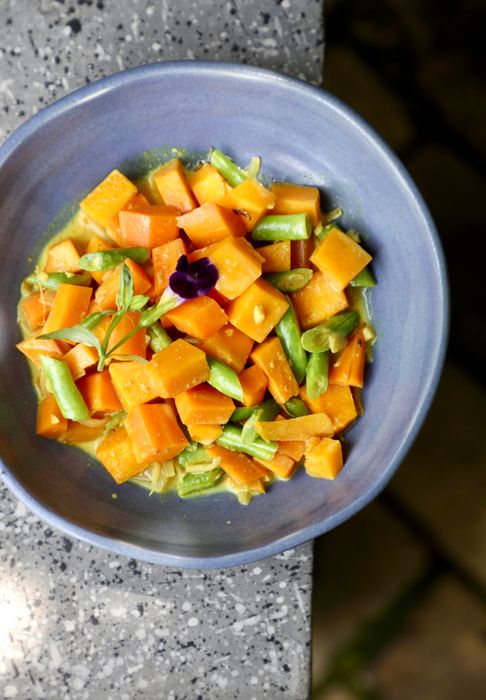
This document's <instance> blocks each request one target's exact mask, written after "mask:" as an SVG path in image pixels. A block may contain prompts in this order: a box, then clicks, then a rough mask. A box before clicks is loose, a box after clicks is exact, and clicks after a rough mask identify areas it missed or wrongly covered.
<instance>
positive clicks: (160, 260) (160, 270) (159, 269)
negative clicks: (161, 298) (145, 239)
mask: <svg viewBox="0 0 486 700" xmlns="http://www.w3.org/2000/svg"><path fill="white" fill-rule="evenodd" d="M181 255H186V246H185V245H184V241H183V240H182V238H176V239H175V240H173V241H170V242H169V243H164V244H163V245H159V246H157V247H155V248H153V249H152V262H153V265H154V293H155V294H156V295H160V294H162V292H163V291H164V289H165V288H166V287H167V285H168V284H169V277H170V276H171V274H172V273H173V272H175V269H176V265H177V261H178V260H179V258H180V257H181Z"/></svg>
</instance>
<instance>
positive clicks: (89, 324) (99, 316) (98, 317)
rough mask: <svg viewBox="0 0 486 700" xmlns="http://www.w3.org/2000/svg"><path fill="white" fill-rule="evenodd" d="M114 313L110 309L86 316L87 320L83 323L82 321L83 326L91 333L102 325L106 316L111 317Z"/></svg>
mask: <svg viewBox="0 0 486 700" xmlns="http://www.w3.org/2000/svg"><path fill="white" fill-rule="evenodd" d="M114 313H115V311H112V310H111V309H109V310H108V311H95V312H94V313H93V314H90V315H89V316H86V318H85V319H84V320H83V321H81V325H82V326H83V328H87V329H88V330H89V331H93V330H94V329H95V328H97V327H98V326H99V325H100V323H101V321H102V320H103V319H104V318H105V317H106V316H111V315H112V314H114Z"/></svg>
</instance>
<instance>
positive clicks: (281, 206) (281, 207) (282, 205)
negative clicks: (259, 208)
mask: <svg viewBox="0 0 486 700" xmlns="http://www.w3.org/2000/svg"><path fill="white" fill-rule="evenodd" d="M272 192H273V194H274V195H275V207H274V209H273V212H272V213H273V214H308V215H309V216H310V218H311V219H312V223H313V224H314V226H317V224H318V223H319V221H320V220H321V197H320V194H319V190H318V189H317V187H307V186H304V185H294V184H292V183H290V182H275V183H274V184H273V185H272Z"/></svg>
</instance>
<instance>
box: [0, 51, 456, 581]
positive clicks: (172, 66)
mask: <svg viewBox="0 0 486 700" xmlns="http://www.w3.org/2000/svg"><path fill="white" fill-rule="evenodd" d="M187 71H198V72H199V73H203V74H208V75H212V76H218V75H219V76H223V75H226V76H231V77H235V76H242V77H244V78H245V79H248V78H253V79H254V80H256V81H258V80H262V79H263V80H265V81H266V82H268V81H273V82H279V83H283V84H285V85H286V87H288V88H290V89H291V90H292V91H294V92H295V93H300V94H302V95H303V96H305V97H306V98H307V99H308V98H309V97H311V98H312V99H313V100H316V101H317V102H320V103H322V104H325V105H327V106H328V107H331V108H332V109H333V110H334V111H335V112H336V113H338V114H339V116H340V117H341V118H342V119H343V120H345V121H347V122H348V123H350V124H351V125H352V126H353V128H354V129H357V130H359V131H360V133H361V136H362V137H364V138H365V139H366V140H367V141H368V142H369V143H370V144H371V145H372V147H373V148H374V149H375V150H377V151H378V152H379V153H380V155H381V156H382V158H383V160H385V161H388V164H389V165H390V167H391V168H392V169H393V170H395V172H396V174H397V175H398V176H399V178H400V179H401V181H402V183H403V186H404V189H405V190H408V193H409V195H410V198H411V200H412V201H413V202H414V205H415V207H416V210H417V215H418V216H419V217H420V218H421V219H422V220H423V222H424V228H426V229H427V231H428V234H429V236H430V238H431V240H432V242H433V247H434V252H435V262H436V265H437V269H438V270H439V273H440V289H439V290H438V295H439V297H440V302H441V303H440V306H439V307H438V308H436V309H435V310H434V311H435V314H436V320H437V325H438V327H439V328H440V334H441V341H440V343H439V344H438V346H437V347H436V348H435V356H434V357H433V358H432V360H431V365H432V366H433V368H434V371H433V372H432V373H431V375H430V377H429V380H428V382H427V384H425V385H424V386H423V388H422V395H421V401H420V402H419V407H418V410H417V411H416V413H415V415H414V416H413V417H412V418H411V420H410V424H409V428H408V430H407V431H406V433H405V434H404V435H403V439H402V441H401V443H400V446H399V448H398V449H397V451H396V453H395V456H394V458H393V459H392V460H391V461H390V463H389V464H388V467H387V469H386V470H385V471H384V472H383V474H382V475H381V478H380V479H379V480H378V481H377V482H376V483H375V484H373V486H372V487H371V488H369V489H368V490H367V491H365V492H363V493H362V494H361V496H360V497H359V498H358V499H356V500H355V501H353V503H351V504H349V506H347V507H346V508H344V509H343V510H341V511H340V512H339V513H338V514H336V515H334V516H329V517H328V518H326V519H324V520H322V521H321V522H319V523H316V524H315V525H309V526H307V527H305V528H303V529H302V530H301V531H299V532H298V533H295V534H292V535H289V536H286V537H283V538H280V539H278V540H275V541H274V542H272V543H271V544H268V545H265V546H262V547H256V548H253V549H249V550H246V551H243V552H238V553H235V554H228V555H224V556H217V557H206V558H204V557H185V556H176V555H171V554H163V553H160V552H157V551H155V550H150V549H146V548H141V547H137V546H135V545H130V544H126V543H124V542H120V541H117V540H115V539H111V538H110V537H104V536H101V535H97V534H95V533H92V532H88V531H86V530H85V529H84V528H81V527H78V526H77V525H74V524H73V523H71V522H69V521H68V520H66V519H65V518H62V517H60V516H59V515H57V514H56V513H55V512H54V511H52V510H51V509H49V508H47V507H45V506H43V505H42V504H40V503H39V502H38V501H37V500H36V499H35V498H33V497H32V496H31V494H30V493H29V492H28V490H27V489H25V488H24V487H23V486H22V485H21V484H20V483H19V482H18V481H17V480H16V478H15V476H14V475H13V473H12V472H11V471H10V470H9V468H8V467H7V465H5V464H4V463H3V462H0V464H1V465H3V470H1V471H0V475H1V476H2V479H3V481H4V482H5V484H6V485H7V486H8V487H9V489H10V490H11V491H12V492H13V493H14V495H15V496H16V497H17V498H18V499H19V500H21V501H23V502H24V503H25V504H26V505H27V507H28V508H29V509H30V510H31V511H32V512H33V513H34V514H35V515H37V516H38V517H39V518H41V519H42V520H44V521H46V522H47V523H49V524H50V525H52V526H53V527H55V528H57V529H58V530H61V531H62V532H64V533H65V534H66V535H69V536H71V537H74V538H76V539H79V540H81V541H82V542H85V543H87V544H90V545H96V546H97V547H101V548H102V549H106V550H109V551H110V552H113V553H115V554H119V555H123V556H127V557H132V558H135V559H140V560H142V561H147V562H151V563H154V564H161V565H164V566H171V567H177V568H188V569H212V568H213V569H214V568H224V567H231V566H239V565H242V564H247V563H249V562H252V561H257V560H258V559H264V558H266V557H270V556H272V555H275V554H279V553H281V552H283V551H285V550H286V549H290V548H293V547H296V546H298V545H301V544H303V543H304V542H307V541H308V540H311V539H314V538H315V537H318V536H319V535H322V534H324V533H325V532H327V531H328V530H331V529H332V528H334V527H336V526H337V525H340V524H341V523H343V522H344V521H345V520H347V519H348V518H350V517H351V516H353V515H355V514H356V513H357V512H358V511H359V510H361V509H362V508H363V507H364V506H366V505H367V504H368V503H370V502H371V501H372V500H373V499H374V498H375V497H376V496H377V495H378V494H379V493H380V492H381V491H382V490H383V489H384V487H385V486H386V485H387V483H388V482H389V480H390V479H391V477H392V476H393V474H394V472H395V471H396V469H397V468H398V466H399V465H400V463H401V462H402V460H403V459H404V457H405V455H406V453H407V452H408V450H409V449H410V447H411V446H412V443H413V441H414V440H415V437H416V435H417V433H418V431H419V429H420V427H421V425H422V423H423V420H424V418H425V416H426V414H427V412H428V410H429V408H430V405H431V403H432V399H433V397H434V394H435V391H436V389H437V385H438V383H439V379H440V376H441V373H442V367H443V363H444V359H445V353H446V348H447V341H448V334H449V291H448V289H449V288H448V281H447V271H446V265H445V261H444V255H443V252H442V248H441V243H440V239H439V236H438V233H437V230H436V228H435V225H434V223H433V221H432V218H431V216H430V213H429V211H428V209H427V206H426V204H425V202H424V200H423V198H422V196H421V195H420V193H419V191H418V189H417V187H416V186H415V184H414V182H413V181H412V179H411V177H410V175H409V174H408V173H407V171H406V169H405V167H404V166H403V164H402V163H401V161H400V160H399V159H398V157H397V156H396V155H395V154H394V153H393V152H392V151H391V150H390V148H389V147H388V146H386V145H385V144H384V142H383V141H382V140H381V137H380V136H378V134H377V133H376V132H375V131H374V130H373V129H372V128H371V127H370V126H369V125H368V124H367V123H366V122H365V121H364V120H363V119H362V118H361V117H360V116H359V115H358V114H356V113H355V112H354V111H353V110H352V109H350V108H349V107H347V106H346V105H344V104H343V103H342V102H341V101H340V100H338V99H337V98H336V97H334V96H332V95H330V94H329V93H328V92H326V91H325V90H323V89H321V88H319V87H315V86H313V85H310V84H308V83H306V82H304V81H302V80H299V79H298V78H291V77H289V76H286V75H283V74H279V73H275V72H273V71H270V70H267V69H264V68H254V67H251V66H246V65H240V64H231V63H211V62H207V61H168V62H163V63H154V64H149V65H144V66H140V67H137V68H130V69H128V70H126V71H123V72H121V73H115V74H114V75H111V76H109V77H107V78H102V79H101V80H98V81H96V82H94V83H91V84H90V85H87V86H85V87H82V88H80V89H78V90H76V91H75V92H73V93H71V94H69V95H67V96H66V97H63V98H61V99H59V100H58V101H56V102H55V103H53V104H51V105H49V106H48V107H45V108H44V109H43V110H41V111H40V112H38V113H37V114H35V115H34V116H33V117H31V118H30V119H28V120H27V121H26V122H25V123H24V124H22V125H21V126H20V127H19V128H18V129H17V130H16V131H15V132H14V133H13V134H11V135H10V136H9V137H8V138H7V139H6V141H5V142H4V143H3V144H2V145H1V146H0V168H1V167H2V166H3V164H4V163H5V162H6V161H7V160H8V159H9V158H10V157H11V156H12V155H13V154H14V153H15V150H16V149H17V147H18V146H20V144H22V143H23V141H24V140H25V139H26V138H28V137H29V136H31V135H32V134H34V133H35V132H36V130H37V129H38V128H39V127H42V126H43V125H45V124H46V123H47V122H49V121H50V119H51V118H52V117H56V116H59V115H61V114H63V113H65V112H67V111H69V110H70V109H71V108H74V107H76V105H78V104H79V103H80V102H86V101H89V100H93V99H96V98H97V97H98V96H100V95H102V94H103V93H104V92H106V91H109V90H111V89H113V88H117V87H119V86H121V85H126V84H127V83H128V84H129V83H132V82H137V81H139V80H140V79H144V78H153V77H155V76H157V75H159V74H160V73H162V72H163V73H164V74H165V73H171V74H173V75H177V74H185V73H187Z"/></svg>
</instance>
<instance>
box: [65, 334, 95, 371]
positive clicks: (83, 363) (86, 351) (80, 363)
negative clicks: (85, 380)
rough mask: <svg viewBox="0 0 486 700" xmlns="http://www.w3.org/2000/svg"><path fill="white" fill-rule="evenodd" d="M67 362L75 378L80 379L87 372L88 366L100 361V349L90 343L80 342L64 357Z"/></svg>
mask: <svg viewBox="0 0 486 700" xmlns="http://www.w3.org/2000/svg"><path fill="white" fill-rule="evenodd" d="M62 359H63V360H64V362H66V363H67V365H68V367H69V369H70V370H71V374H72V375H73V379H79V378H80V377H82V376H84V375H85V374H86V370H87V369H88V367H92V366H93V365H95V364H96V363H97V362H98V351H97V350H96V348H92V347H90V346H89V345H83V344H82V343H78V344H77V345H75V346H74V347H73V348H71V350H69V351H68V352H67V353H66V354H65V355H64V357H63V358H62Z"/></svg>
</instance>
